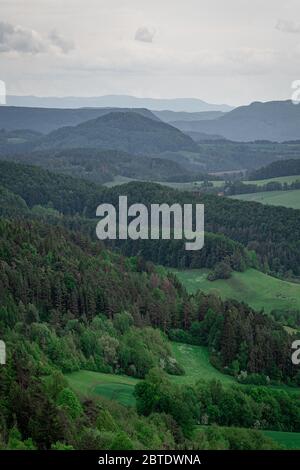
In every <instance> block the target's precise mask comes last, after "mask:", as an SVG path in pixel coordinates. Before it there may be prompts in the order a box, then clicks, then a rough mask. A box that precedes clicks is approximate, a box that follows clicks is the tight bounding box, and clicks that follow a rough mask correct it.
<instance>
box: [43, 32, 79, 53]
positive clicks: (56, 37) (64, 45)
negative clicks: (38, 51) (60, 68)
mask: <svg viewBox="0 0 300 470" xmlns="http://www.w3.org/2000/svg"><path fill="white" fill-rule="evenodd" d="M48 37H49V40H50V41H51V43H52V44H53V45H55V46H56V47H58V48H59V49H60V50H61V51H62V52H64V53H65V54H67V53H68V52H70V51H71V50H73V49H74V43H73V42H72V41H69V40H68V39H65V38H63V37H62V36H60V34H59V33H58V32H57V31H56V30H53V31H51V32H50V33H49V36H48Z"/></svg>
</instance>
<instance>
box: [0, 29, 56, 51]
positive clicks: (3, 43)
mask: <svg viewBox="0 0 300 470" xmlns="http://www.w3.org/2000/svg"><path fill="white" fill-rule="evenodd" d="M46 49H47V48H46V45H45V43H44V41H43V40H42V38H41V36H40V35H39V34H38V33H36V32H35V31H33V30H30V29H25V28H22V27H21V26H13V25H11V24H9V23H5V22H3V21H0V52H10V51H17V52H23V53H31V54H38V53H40V52H45V51H46Z"/></svg>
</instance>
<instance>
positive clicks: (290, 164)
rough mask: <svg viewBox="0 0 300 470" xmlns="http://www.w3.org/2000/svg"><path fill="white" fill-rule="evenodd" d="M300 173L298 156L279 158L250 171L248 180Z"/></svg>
mask: <svg viewBox="0 0 300 470" xmlns="http://www.w3.org/2000/svg"><path fill="white" fill-rule="evenodd" d="M294 175H300V158H299V159H290V160H279V161H276V162H272V163H270V164H269V165H267V166H265V167H263V168H259V169H258V170H255V171H253V172H251V173H250V175H249V180H263V179H268V178H276V177H279V176H294Z"/></svg>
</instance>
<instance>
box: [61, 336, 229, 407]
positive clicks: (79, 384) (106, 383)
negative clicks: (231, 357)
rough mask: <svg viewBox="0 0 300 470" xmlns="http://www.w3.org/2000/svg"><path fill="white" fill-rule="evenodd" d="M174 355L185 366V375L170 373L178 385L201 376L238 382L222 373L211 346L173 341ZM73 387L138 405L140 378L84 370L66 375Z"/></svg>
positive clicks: (207, 378) (82, 393)
mask: <svg viewBox="0 0 300 470" xmlns="http://www.w3.org/2000/svg"><path fill="white" fill-rule="evenodd" d="M171 347H172V350H173V354H174V357H175V358H176V359H177V361H178V362H179V363H180V364H181V365H182V366H183V367H184V370H185V375H182V376H175V375H173V376H171V375H170V376H169V379H170V381H172V382H174V383H178V384H193V383H195V382H196V381H197V380H199V379H203V380H212V379H216V380H220V381H221V382H222V383H223V384H230V383H236V382H235V380H234V379H233V378H232V377H229V376H227V375H225V374H222V373H221V372H219V371H218V370H217V369H215V368H214V367H213V366H212V365H211V364H210V362H209V356H208V351H207V348H205V347H201V346H191V345H189V344H182V343H171ZM66 378H67V380H68V382H69V384H70V386H71V387H72V388H73V390H75V391H76V392H77V393H78V394H79V395H81V396H82V397H88V396H97V395H99V396H102V397H105V398H109V399H110V400H117V401H118V402H119V403H121V404H123V405H127V406H129V405H130V406H134V404H135V398H134V395H133V391H134V387H135V385H136V384H137V382H138V379H134V378H132V377H128V376H125V375H114V374H102V373H100V372H90V371H86V370H81V371H78V372H73V373H71V374H66Z"/></svg>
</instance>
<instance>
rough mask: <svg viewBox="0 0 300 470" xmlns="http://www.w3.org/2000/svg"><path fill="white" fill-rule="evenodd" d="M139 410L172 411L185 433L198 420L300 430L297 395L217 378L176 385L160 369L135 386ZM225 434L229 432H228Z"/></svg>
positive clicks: (189, 433)
mask: <svg viewBox="0 0 300 470" xmlns="http://www.w3.org/2000/svg"><path fill="white" fill-rule="evenodd" d="M135 394H136V397H137V410H138V411H139V413H140V414H142V415H145V416H149V415H151V413H155V412H158V411H159V412H164V413H167V414H170V415H171V416H172V417H173V419H174V420H175V421H176V422H177V423H178V425H180V427H181V428H182V429H183V430H184V433H185V435H186V436H189V435H191V434H192V432H193V426H194V425H195V424H201V425H202V426H203V429H205V426H207V425H212V424H217V425H221V426H235V427H242V428H252V429H272V430H278V431H290V432H291V431H292V432H299V430H300V402H299V399H298V397H297V396H296V395H292V394H289V393H287V392H284V391H275V390H271V389H266V388H264V389H262V388H259V387H248V388H246V387H243V388H242V387H224V386H222V384H221V383H220V382H218V381H211V382H209V383H206V382H202V381H201V380H200V381H198V382H197V383H196V384H195V385H194V386H189V387H185V386H177V387H176V386H174V384H171V383H170V381H169V380H168V378H167V377H166V376H165V375H164V374H163V373H161V372H160V371H158V370H154V371H151V372H150V374H149V375H148V376H147V377H146V380H144V381H142V382H140V383H138V384H137V385H136V387H135ZM225 437H226V435H225Z"/></svg>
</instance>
